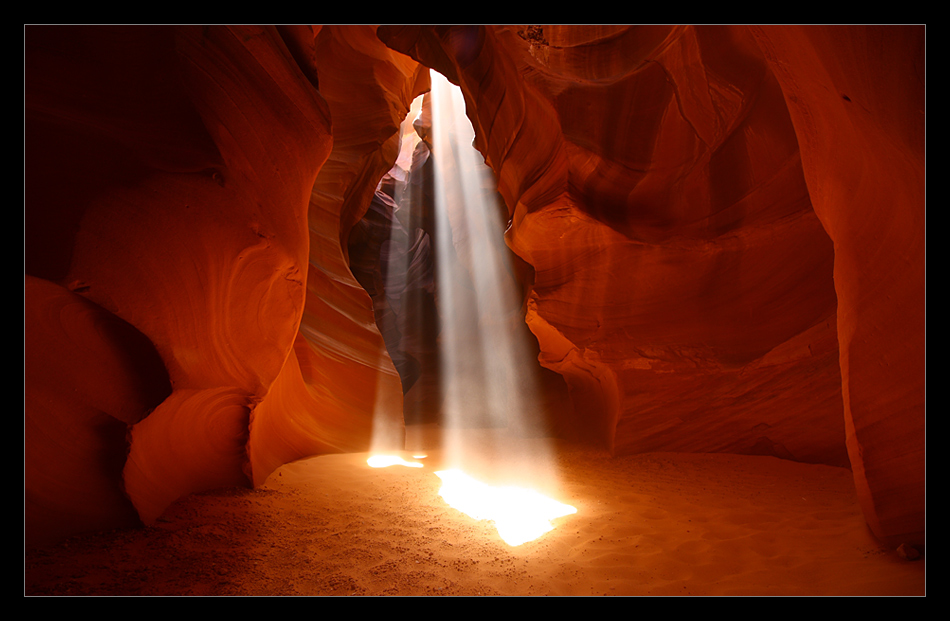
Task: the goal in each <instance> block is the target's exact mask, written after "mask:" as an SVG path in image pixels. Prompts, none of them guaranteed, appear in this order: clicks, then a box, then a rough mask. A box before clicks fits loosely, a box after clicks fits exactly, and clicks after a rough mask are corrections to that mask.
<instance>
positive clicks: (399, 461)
mask: <svg viewBox="0 0 950 621" xmlns="http://www.w3.org/2000/svg"><path fill="white" fill-rule="evenodd" d="M366 463H367V464H369V467H370V468H388V467H389V466H406V467H407V468H421V467H422V464H420V463H419V462H417V461H406V460H405V459H403V458H402V457H399V456H398V455H373V456H372V457H370V458H369V459H367V460H366Z"/></svg>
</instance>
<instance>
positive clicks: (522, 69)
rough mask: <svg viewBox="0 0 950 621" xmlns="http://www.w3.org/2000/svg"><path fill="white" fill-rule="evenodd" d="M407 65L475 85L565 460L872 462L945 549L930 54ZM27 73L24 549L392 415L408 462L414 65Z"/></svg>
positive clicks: (635, 43) (317, 34) (595, 31)
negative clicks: (380, 237) (394, 203)
mask: <svg viewBox="0 0 950 621" xmlns="http://www.w3.org/2000/svg"><path fill="white" fill-rule="evenodd" d="M379 35H380V38H381V39H382V40H383V41H385V42H386V44H387V45H389V46H390V47H391V48H393V49H394V50H399V51H401V52H405V53H406V54H408V55H409V56H411V57H413V58H415V59H417V60H418V61H420V62H421V63H423V64H424V65H427V66H432V67H435V68H436V69H438V70H439V71H441V72H442V73H443V74H444V75H446V76H447V77H449V78H450V79H451V80H452V81H454V82H456V83H458V84H459V85H460V86H461V87H462V91H463V93H464V95H465V97H466V101H467V103H468V107H469V116H470V117H471V119H472V122H473V125H474V126H475V129H476V136H477V138H476V140H477V146H478V148H479V149H480V150H481V151H482V152H483V153H484V154H485V157H486V161H487V162H488V164H489V165H490V166H491V167H492V168H493V169H494V170H495V173H496V175H497V178H498V182H499V191H500V193H501V194H502V196H503V197H504V199H505V201H506V204H507V206H508V209H509V216H510V222H509V226H508V231H507V242H508V245H509V247H510V248H511V249H512V250H514V251H515V252H516V253H517V254H518V255H519V256H520V257H521V258H522V259H523V260H524V261H526V262H527V264H529V265H530V266H531V267H532V268H533V271H534V277H533V281H529V286H528V288H527V290H526V296H527V309H528V314H527V318H526V320H527V323H528V325H529V327H530V328H531V330H532V331H533V333H534V334H535V336H536V337H537V339H538V343H539V345H540V348H541V353H540V360H541V362H542V364H543V365H545V366H546V367H547V368H549V369H552V370H554V371H557V372H558V373H560V374H561V375H562V376H563V377H564V378H565V380H566V381H567V383H568V385H569V387H570V390H571V393H572V397H573V401H574V406H575V407H574V413H573V416H572V417H570V418H569V420H566V421H562V423H563V424H564V426H566V427H567V428H568V429H570V428H571V427H573V431H572V432H571V433H574V434H577V435H590V434H593V435H594V436H595V437H596V438H597V439H599V440H600V441H602V442H605V443H606V444H608V445H609V446H610V447H611V449H612V450H614V451H615V452H618V453H622V452H636V451H647V450H685V451H730V452H738V453H757V454H772V455H776V456H779V457H786V458H792V459H798V460H803V461H814V462H821V463H829V464H841V465H844V464H849V463H850V465H851V467H852V469H853V471H854V474H855V482H856V487H857V489H858V493H859V497H860V498H861V501H862V506H863V508H864V511H865V514H866V515H867V518H868V522H869V524H870V525H871V527H872V529H873V530H874V532H875V533H876V534H878V535H879V536H880V537H882V538H884V539H886V540H888V541H894V542H897V541H910V542H912V543H919V542H922V539H923V492H924V489H923V480H924V479H923V463H924V462H923V444H924V431H923V425H924V423H923V421H924V373H923V365H924V336H923V334H924V314H923V313H924V310H923V308H924V307H923V303H924V302H923V299H924V289H925V280H924V261H925V255H924V227H923V219H924V207H923V205H924V202H923V200H924V199H923V183H924V177H923V175H924V165H923V103H922V102H923V71H922V61H923V43H922V38H923V31H922V28H914V27H909V28H889V27H879V28H812V27H802V28H787V27H771V28H749V27H726V26H721V27H719V26H717V27H701V28H697V27H666V26H649V27H617V26H600V27H596V26H595V27H558V26H544V27H526V26H508V27H478V26H470V27H384V28H380V29H379ZM25 60H26V145H25V146H26V149H25V151H26V153H25V155H26V158H25V166H26V214H25V215H26V230H25V233H26V237H25V239H26V248H25V251H26V252H25V255H26V256H25V258H26V274H27V275H26V278H25V302H26V305H25V311H26V334H25V339H26V343H25V344H26V354H27V355H26V360H25V362H26V365H25V375H26V391H25V397H26V412H25V420H26V438H25V439H26V443H25V444H26V464H25V476H26V490H25V491H26V518H27V525H28V527H27V540H28V542H29V543H40V542H42V541H47V540H50V539H51V538H56V537H61V536H63V535H66V534H69V533H71V532H78V531H81V530H86V529H91V528H106V527H112V526H121V525H127V524H129V523H131V522H135V521H136V520H139V519H141V520H145V521H150V520H152V519H154V518H155V517H157V516H158V515H159V514H160V513H161V512H162V511H163V510H164V508H165V507H166V506H167V505H168V504H169V503H170V502H173V501H174V500H175V499H176V498H178V497H179V496H180V495H182V494H186V493H190V492H194V491H197V490H200V489H208V488H211V487H217V486H222V485H249V484H257V483H260V482H261V481H263V479H264V478H266V476H267V474H268V473H269V472H271V471H272V470H273V468H275V467H277V466H278V465H280V464H281V463H284V462H286V461H290V460H292V459H296V458H298V457H303V456H306V455H310V454H315V453H320V452H325V451H331V450H362V449H365V448H366V447H367V446H368V442H369V433H370V430H371V426H372V418H371V415H372V412H373V410H374V409H375V408H376V407H377V406H380V405H381V406H383V407H381V410H382V411H384V412H387V413H388V418H387V421H388V422H387V426H389V427H391V428H392V429H393V430H394V431H395V433H396V434H397V435H398V432H399V428H400V426H401V418H400V416H399V414H400V411H401V391H400V390H399V388H400V387H399V382H398V378H397V376H396V374H395V371H394V369H393V367H392V364H391V362H390V361H389V359H388V356H387V354H386V353H385V348H384V347H383V341H382V338H381V337H380V335H379V332H378V330H377V329H376V328H375V326H374V325H373V311H372V303H371V301H370V298H369V296H368V295H367V294H366V292H365V291H364V290H362V288H360V287H359V285H358V284H357V283H356V281H355V279H354V278H353V277H352V275H351V274H350V272H349V269H348V267H347V256H346V252H347V251H346V247H347V246H346V241H347V238H348V233H349V231H350V229H351V228H352V227H353V226H354V224H355V223H356V222H357V221H358V220H359V219H360V217H361V216H362V215H363V213H364V212H365V210H366V207H367V205H368V204H369V199H370V197H371V196H372V193H373V191H374V189H375V185H376V181H377V180H378V179H379V178H380V177H381V176H382V174H383V173H384V172H385V171H386V170H388V168H389V166H390V165H391V164H392V162H393V161H394V160H395V157H396V149H397V142H398V137H397V136H396V132H397V128H398V126H399V123H400V122H401V121H402V116H403V115H404V114H405V112H406V111H407V110H408V106H409V102H411V100H412V98H413V97H414V96H415V95H417V94H419V93H420V92H422V91H423V90H425V88H426V87H427V82H426V78H425V74H424V73H423V72H421V71H420V68H419V66H418V65H417V64H416V63H415V62H413V61H412V60H410V59H409V58H407V57H405V56H402V55H401V54H398V53H396V52H393V51H392V50H390V49H388V48H387V47H386V46H385V45H383V43H382V42H381V41H380V40H379V39H377V38H375V37H374V28H373V27H369V26H363V27H317V26H315V27H307V26H304V27H286V28H281V29H275V28H270V27H263V28H261V27H233V28H231V27H208V28H203V27H180V28H179V27H176V28H166V27H156V28H118V27H102V28H71V27H30V28H27V31H26V54H25ZM129 360H135V361H137V362H138V363H139V364H140V365H141V366H139V367H135V366H134V365H133V366H130V365H129V364H128V363H127V361H129ZM162 368H163V369H162ZM125 429H129V432H128V434H126V433H124V430H125ZM90 498H95V499H96V502H95V503H94V504H95V508H94V509H91V507H90V502H89V499H90Z"/></svg>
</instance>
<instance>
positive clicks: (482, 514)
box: [436, 470, 577, 546]
mask: <svg viewBox="0 0 950 621" xmlns="http://www.w3.org/2000/svg"><path fill="white" fill-rule="evenodd" d="M436 474H437V475H438V477H439V478H440V479H442V488H441V489H440V490H439V495H441V496H442V498H444V499H445V501H446V502H447V503H449V505H450V506H451V507H452V508H454V509H457V510H459V511H461V512H462V513H464V514H466V515H468V516H469V517H471V518H473V519H476V520H491V521H492V522H494V523H495V528H497V529H498V534H499V535H500V536H501V538H502V539H503V540H504V541H505V543H507V544H508V545H510V546H520V545H521V544H523V543H527V542H528V541H533V540H535V539H537V538H538V537H540V536H541V535H543V534H544V533H547V532H549V531H551V530H554V525H553V524H552V523H551V520H553V519H555V518H559V517H564V516H565V515H571V514H573V513H577V509H575V508H574V507H572V506H571V505H566V504H563V503H560V502H558V501H556V500H553V499H551V498H548V497H547V496H544V495H543V494H540V493H538V492H536V491H535V490H532V489H527V488H523V487H514V486H499V487H495V486H491V485H488V484H486V483H482V482H481V481H477V480H475V479H473V478H472V477H470V476H468V475H467V474H465V473H464V472H462V471H461V470H443V471H440V472H436Z"/></svg>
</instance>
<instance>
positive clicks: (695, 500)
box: [25, 437, 925, 596]
mask: <svg viewBox="0 0 950 621" xmlns="http://www.w3.org/2000/svg"><path fill="white" fill-rule="evenodd" d="M481 439H482V440H484V437H481ZM539 442H540V441H537V440H529V441H524V440H519V441H518V446H522V447H523V446H538V443H539ZM431 448H433V447H431V446H430V449H431ZM446 453H447V451H446V450H444V449H439V448H438V447H434V450H430V451H429V454H428V457H427V458H426V459H424V460H423V461H424V463H425V467H424V468H406V467H401V466H393V467H390V468H385V469H372V468H369V467H367V466H366V457H367V455H366V454H350V455H330V456H323V457H316V458H312V459H307V460H302V461H299V462H296V463H293V464H288V465H286V466H284V467H283V468H281V469H280V470H278V471H277V472H275V473H274V474H273V475H272V476H271V477H270V478H269V479H268V481H267V483H266V484H265V485H264V486H263V487H262V488H260V489H257V490H248V489H227V490H219V491H215V492H210V493H206V494H200V495H195V496H192V497H189V498H186V499H183V500H181V501H179V502H178V503H177V504H175V505H174V506H172V507H171V508H170V509H169V510H168V512H167V513H166V514H165V515H164V516H163V517H162V518H161V519H160V521H159V522H158V523H157V524H156V525H154V526H153V527H150V528H145V529H139V530H124V531H116V532H111V533H104V534H99V535H94V536H85V537H77V538H74V539H71V540H69V541H68V542H65V543H63V544H61V545H59V546H56V547H53V548H47V549H43V550H37V551H33V552H30V553H28V554H26V556H25V593H26V594H27V595H660V596H669V595H924V594H925V561H924V560H918V561H913V562H911V561H907V560H904V559H903V558H901V557H900V556H898V555H897V554H895V553H893V552H891V551H887V550H885V549H882V548H881V547H880V546H879V545H878V544H877V543H876V542H875V540H874V539H873V538H872V537H871V535H870V534H869V532H868V530H867V528H866V526H865V524H864V521H863V519H862V517H861V512H860V510H859V508H858V506H857V503H856V499H855V495H854V490H853V484H852V480H851V473H850V472H849V471H847V470H843V469H840V468H832V467H826V466H814V465H805V464H797V463H792V462H787V461H782V460H779V459H775V458H771V457H746V456H736V455H682V454H670V453H655V454H649V455H639V456H632V457H624V458H617V459H611V458H610V457H609V456H608V455H607V454H606V453H603V452H600V451H596V450H592V449H590V448H585V447H577V446H560V447H558V448H557V450H556V453H555V463H556V466H557V470H558V472H559V473H560V477H559V482H558V483H555V484H552V483H548V487H547V488H546V491H548V492H550V493H552V494H553V495H554V496H556V497H557V498H558V500H561V501H562V502H566V503H569V504H571V505H574V506H575V507H576V508H577V510H578V511H577V513H576V514H575V515H571V516H567V517H564V518H560V519H558V520H556V522H555V523H556V525H557V527H556V528H555V530H553V531H551V532H549V533H547V534H546V535H544V536H542V537H541V538H540V539H537V540H535V541H532V542H529V543H526V544H523V545H521V546H518V547H509V546H508V545H506V544H505V543H504V542H502V541H501V540H500V539H499V537H498V535H497V533H496V531H495V529H494V528H493V526H492V525H491V523H489V522H485V521H482V522H476V521H474V520H472V519H471V518H469V517H468V516H466V515H464V514H462V513H460V512H458V511H456V510H455V509H452V508H451V507H449V506H448V505H447V504H446V503H445V502H444V501H443V500H442V498H441V497H440V496H439V487H440V484H441V480H440V479H439V478H438V477H437V476H436V475H435V474H434V472H435V471H436V470H437V469H438V468H439V467H440V466H441V465H442V464H443V463H444V462H443V458H444V457H445V455H446ZM507 454H508V453H507V449H504V450H500V451H498V452H497V453H496V454H495V455H494V456H493V457H492V460H491V463H492V464H493V465H494V466H500V468H498V469H497V470H496V472H505V473H508V474H512V473H521V472H522V471H523V470H524V469H523V468H522V466H523V464H519V463H518V462H517V461H511V460H510V459H509V458H508V457H507V456H506V455H507ZM407 456H408V454H407ZM524 471H525V472H526V470H524Z"/></svg>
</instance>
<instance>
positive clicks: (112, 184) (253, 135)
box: [25, 26, 428, 545]
mask: <svg viewBox="0 0 950 621" xmlns="http://www.w3.org/2000/svg"><path fill="white" fill-rule="evenodd" d="M25 44H26V53H25V59H26V74H27V75H28V77H27V78H26V129H25V131H26V159H25V168H26V231H25V232H26V253H25V270H26V274H27V275H28V277H27V287H26V291H25V294H26V302H27V303H26V316H27V331H26V351H27V352H28V357H27V365H26V382H27V384H28V386H29V388H28V389H27V391H26V420H27V421H28V425H27V433H26V481H25V487H26V498H27V511H26V521H27V524H29V527H28V528H27V540H28V543H29V544H31V545H32V544H37V543H43V542H45V541H49V540H50V539H51V538H56V537H59V536H62V535H63V534H69V533H70V532H77V531H81V530H85V529H89V528H92V527H102V528H106V527H110V526H112V525H114V524H116V523H121V524H127V523H128V522H129V520H130V519H134V518H136V517H137V518H138V519H139V520H141V521H143V522H145V523H149V522H151V521H153V520H154V519H156V518H157V517H158V516H159V515H160V514H161V512H162V511H163V510H164V509H165V507H167V506H168V505H169V504H170V503H172V502H174V501H175V500H176V499H177V498H179V497H180V496H182V495H184V494H188V493H192V492H196V491H201V490H206V489H210V488H214V487H221V486H233V485H251V484H257V483H260V482H262V481H263V480H264V479H265V478H266V477H267V475H268V474H269V473H270V472H271V470H273V468H276V467H277V466H279V465H281V464H283V463H286V462H288V461H291V460H293V459H297V458H299V457H304V456H308V455H313V454H318V453H321V452H327V451H347V450H365V449H366V448H367V447H368V446H369V439H370V430H371V427H372V425H373V419H372V416H373V412H374V409H375V410H377V411H380V412H383V413H384V415H385V413H387V412H388V414H389V415H390V418H389V419H388V420H384V421H383V423H384V424H386V425H388V426H390V427H392V428H393V429H394V430H395V431H396V432H398V431H399V429H401V425H402V419H401V416H400V414H401V412H400V407H399V406H400V405H401V404H400V403H399V401H398V399H399V398H400V397H401V391H400V390H399V382H398V378H397V377H396V374H395V370H394V369H393V367H392V363H391V362H390V361H389V358H388V356H387V354H386V353H385V349H384V347H383V342H382V339H381V337H380V335H379V332H378V330H377V329H376V328H375V325H374V324H373V315H372V306H371V303H370V298H369V296H368V295H367V294H366V292H365V291H364V290H363V289H362V288H360V287H359V284H358V283H357V282H356V281H355V279H354V278H353V276H352V275H351V274H350V272H349V270H348V268H347V264H346V252H345V245H344V244H342V243H341V239H345V238H346V235H347V233H346V231H347V230H348V228H350V227H351V226H352V224H351V223H352V222H354V221H355V220H358V219H359V217H361V215H362V214H361V213H360V212H361V211H365V209H366V207H367V204H368V199H369V197H370V196H371V195H372V191H373V186H374V185H375V182H376V180H378V178H379V177H380V176H381V175H382V174H383V173H384V172H385V171H386V170H387V169H388V168H389V166H391V165H392V160H393V159H395V150H394V149H393V143H392V140H391V139H390V136H392V135H394V134H395V133H396V132H397V129H398V127H399V123H400V122H401V121H402V117H404V116H405V114H406V113H407V112H408V108H409V103H410V102H411V101H412V99H413V97H415V96H416V95H418V94H419V93H421V91H422V90H424V89H425V88H426V86H427V82H426V80H427V78H428V74H427V73H425V72H423V71H421V70H420V68H419V66H418V65H417V64H416V63H415V62H413V61H411V60H410V59H408V58H406V57H405V56H403V55H401V54H398V53H396V52H393V51H392V50H390V49H388V48H387V47H385V46H384V45H383V44H382V43H381V42H380V41H379V40H378V39H376V38H375V36H374V31H373V28H371V27H365V28H343V29H340V30H338V31H336V32H334V31H333V30H331V29H320V28H309V27H307V28H289V29H283V30H282V31H279V30H278V29H276V28H274V27H250V26H248V27H208V28H203V27H174V28H170V27H150V28H142V27H101V28H85V27H84V28H74V27H29V28H27V29H26V33H25ZM327 56H329V57H332V58H333V60H332V61H328V62H323V63H321V59H324V60H325V59H326V57H327ZM321 67H322V68H324V69H326V71H325V72H324V74H321V75H319V76H318V75H317V72H318V71H317V70H318V69H319V68H321ZM333 68H335V69H336V70H337V73H334V72H333V70H332V69H333ZM344 76H345V77H346V78H347V79H349V80H352V82H348V83H347V82H345V81H344ZM360 79H362V83H361V84H362V85H363V86H364V87H365V88H356V87H357V84H359V83H360V82H359V80H360ZM318 80H320V81H319V82H318ZM318 84H319V88H320V91H318ZM341 88H342V89H343V90H341ZM352 89H355V90H352ZM356 91H360V92H361V94H359V95H356V96H355V97H354V95H355V94H356ZM341 95H342V96H344V99H342V100H341V99H340V96H341ZM360 101H363V102H364V103H365V106H363V105H362V104H360V103H359V102H360ZM347 113H349V114H351V116H350V117H348V116H347ZM331 118H332V119H333V120H332V127H333V130H332V134H331ZM318 173H321V176H319V177H318ZM366 179H372V183H369V182H367V181H365V180H366ZM60 307H63V308H67V309H70V313H68V315H67V314H65V311H60V310H58V309H59V308H60ZM72 309H78V310H72ZM116 326H123V328H121V329H120V328H119V327H116ZM119 333H121V336H122V338H121V339H120V338H119V337H117V336H115V335H114V334H119ZM97 335H98V338H97ZM142 342H144V343H145V344H146V345H148V347H145V346H143V345H142V344H141V343H142ZM150 349H151V350H153V351H154V353H153V354H152V358H153V359H154V360H159V361H160V363H158V364H157V365H156V364H152V365H149V364H144V363H141V364H139V365H138V367H131V366H127V365H124V361H125V360H126V359H127V358H128V357H129V356H130V355H131V354H130V353H129V352H130V351H145V352H148V351H149V350H150ZM77 350H78V351H77ZM142 356H145V354H142ZM142 356H139V357H140V358H141V359H142V360H149V358H147V357H142ZM72 361H75V362H72ZM74 366H75V367H76V368H75V369H74ZM63 367H65V368H66V369H67V370H66V371H64V370H63ZM153 367H157V369H158V372H154V371H148V372H146V371H143V370H142V369H146V370H147V369H150V368H153ZM117 369H118V370H117ZM119 370H121V371H123V372H122V373H120V372H119ZM67 371H68V372H67ZM156 377H164V378H165V380H164V382H165V391H164V392H162V384H161V382H160V381H157V380H156V379H155V378H156ZM156 382H157V384H158V388H156V387H155V385H156ZM74 385H81V387H82V390H76V391H71V390H70V387H71V386H74ZM110 391H111V392H113V393H115V394H113V395H110ZM156 394H157V395H158V396H157V397H156ZM67 421H68V424H67ZM127 427H128V431H126V428H127ZM50 430H52V431H50ZM70 435H73V436H76V437H81V438H84V439H83V442H82V443H81V449H80V448H76V449H74V450H71V451H69V452H63V451H59V452H57V451H58V447H60V446H62V445H63V444H64V442H65V441H66V440H67V439H68V437H69V436H70ZM86 438H88V439H86ZM83 459H88V460H89V463H90V464H95V465H88V466H87V467H86V468H85V469H84V470H80V469H77V468H76V467H75V464H76V463H77V462H80V461H82V460H83ZM116 463H119V464H121V465H119V466H118V467H116V466H115V464H116ZM97 471H101V472H97ZM94 474H95V475H96V476H93V475H94ZM76 477H81V478H83V479H84V481H85V484H86V485H87V487H94V488H95V492H96V494H98V495H97V496H93V495H91V494H88V495H83V494H81V493H79V492H78V491H77V492H76V493H74V494H71V495H68V496H67V495H63V494H62V493H61V490H62V489H63V488H64V487H65V488H70V489H72V479H73V478H76ZM76 489H77V490H79V489H85V488H76ZM99 499H105V500H101V501H100V500H99ZM106 502H108V504H109V506H107V505H106ZM90 503H95V504H97V505H99V506H98V507H97V508H96V510H95V511H97V512H98V514H99V515H98V517H97V516H92V517H89V518H88V519H87V518H86V517H85V516H86V515H87V514H89V513H92V512H94V511H93V510H92V509H90V508H89V507H88V505H89V504H90ZM110 507H111V508H110ZM131 507H134V511H130V508H131ZM136 514H137V515H136ZM77 516H81V517H82V519H78V518H77ZM130 516H131V518H130ZM51 523H55V527H51V526H49V524H51Z"/></svg>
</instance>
